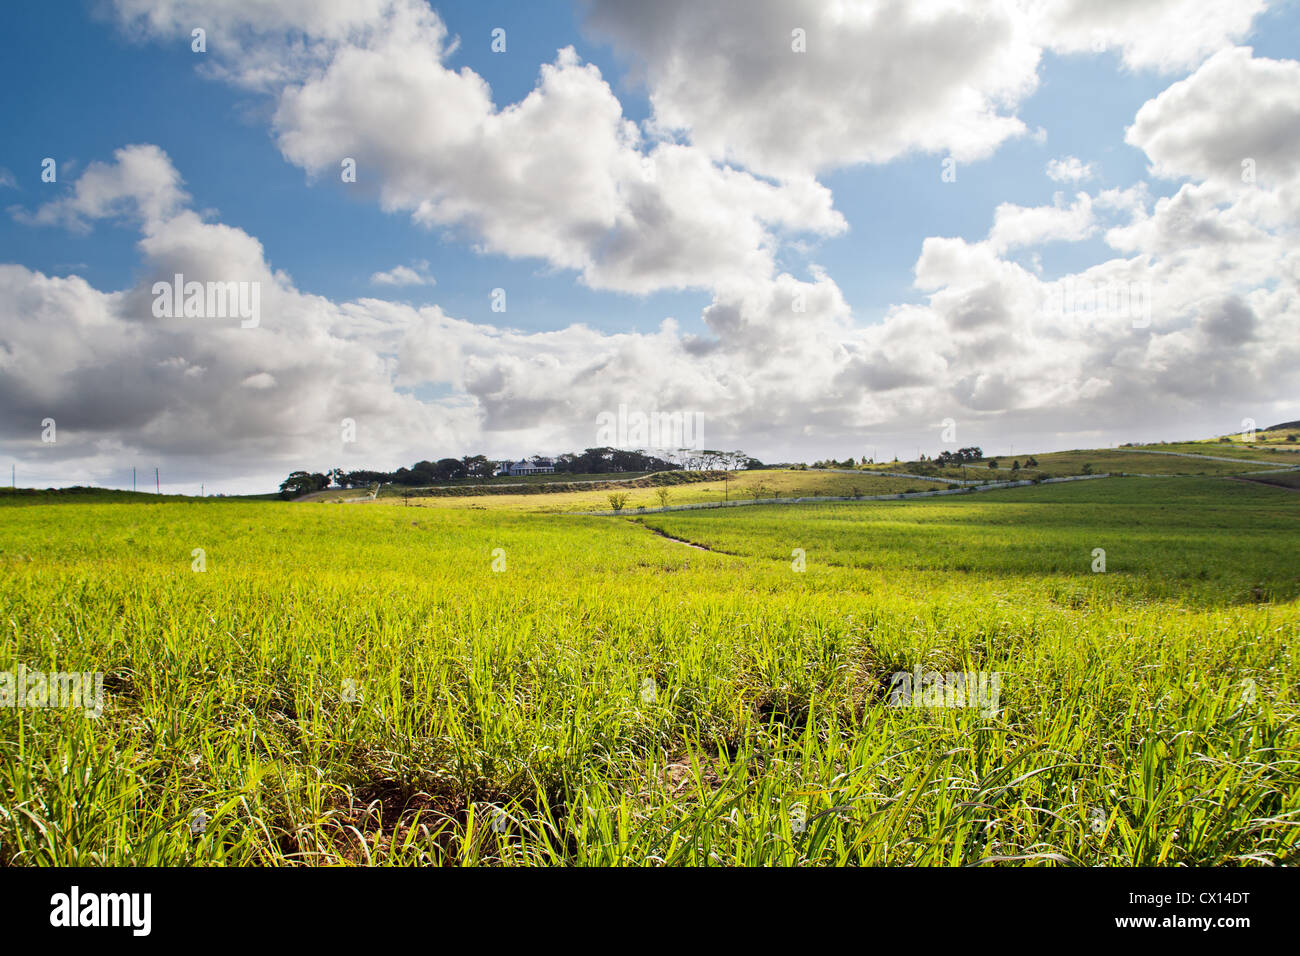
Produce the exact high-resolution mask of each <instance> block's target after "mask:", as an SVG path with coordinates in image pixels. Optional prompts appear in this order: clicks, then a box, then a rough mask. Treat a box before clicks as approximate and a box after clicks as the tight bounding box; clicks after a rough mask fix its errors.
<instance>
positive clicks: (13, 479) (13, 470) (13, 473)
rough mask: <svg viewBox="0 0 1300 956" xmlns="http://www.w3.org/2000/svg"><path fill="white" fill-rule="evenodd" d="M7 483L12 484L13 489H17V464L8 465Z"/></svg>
mask: <svg viewBox="0 0 1300 956" xmlns="http://www.w3.org/2000/svg"><path fill="white" fill-rule="evenodd" d="M9 483H10V484H11V485H13V489H14V491H17V490H18V466H17V465H10V466H9Z"/></svg>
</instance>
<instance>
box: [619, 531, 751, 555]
mask: <svg viewBox="0 0 1300 956" xmlns="http://www.w3.org/2000/svg"><path fill="white" fill-rule="evenodd" d="M637 523H638V524H641V522H637ZM641 527H643V528H645V529H646V530H647V531H651V532H653V533H654V534H657V535H659V537H661V538H667V539H668V540H669V541H676V542H677V543H678V544H684V545H686V547H688V548H694V549H695V550H696V551H707V552H709V553H710V554H725V555H726V556H727V557H729V558H734V557H737V555H734V554H732V553H731V552H729V551H714V550H713V549H712V548H706V547H705V546H704V545H702V544H696V543H695V542H694V541H687V540H686V539H685V538H674V537H673V536H672V535H670V534H667V533H665V532H663V531H660V530H659V529H658V528H652V527H650V526H649V525H648V524H641Z"/></svg>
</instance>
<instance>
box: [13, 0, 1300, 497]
mask: <svg viewBox="0 0 1300 956" xmlns="http://www.w3.org/2000/svg"><path fill="white" fill-rule="evenodd" d="M196 30H201V31H202V33H201V35H200V36H201V41H200V39H199V38H196V33H195V31H196ZM4 43H5V47H6V56H5V57H3V58H0V80H2V82H0V107H2V109H3V116H4V119H5V130H6V134H7V135H6V136H5V137H4V140H3V142H0V205H2V206H3V213H2V214H0V222H2V223H3V225H0V407H3V408H4V413H3V415H2V416H0V450H2V451H3V458H4V459H7V460H2V459H0V461H2V462H3V464H6V465H12V466H13V468H14V469H15V472H16V475H17V483H18V485H20V486H33V485H35V486H41V487H44V486H47V485H55V486H57V485H69V484H99V485H106V486H112V487H130V481H131V477H130V476H131V469H132V468H133V467H135V468H137V469H138V472H139V474H140V475H142V476H143V475H148V478H149V484H151V483H152V470H153V469H154V468H155V467H158V468H159V469H160V472H161V475H162V487H163V490H164V491H174V492H184V493H192V492H196V491H197V490H198V488H199V486H200V484H201V483H202V485H203V487H204V488H205V490H206V491H207V492H209V493H213V492H227V493H239V492H255V491H266V490H272V489H273V488H274V487H275V485H276V484H277V483H278V482H279V481H280V480H282V479H283V477H284V476H285V475H287V474H288V473H289V472H290V471H292V470H295V469H299V468H305V469H308V470H324V469H326V468H332V467H342V468H344V469H352V468H377V469H380V468H382V469H392V468H396V467H397V466H399V465H410V464H411V463H412V462H414V461H416V460H420V459H435V460H436V459H438V458H442V457H448V456H451V457H460V456H462V455H467V454H480V453H481V454H485V455H487V456H488V457H490V458H497V459H503V460H504V459H516V458H519V457H521V456H527V455H533V454H547V455H551V454H557V453H560V452H564V451H580V450H581V449H583V448H586V447H591V446H594V445H597V444H603V443H604V442H602V441H599V440H598V438H600V437H601V436H600V429H599V427H598V422H599V421H600V419H601V415H602V413H614V412H616V411H617V410H618V409H619V408H620V407H625V408H626V409H630V410H632V411H643V412H647V413H648V412H654V411H658V412H668V413H673V412H680V413H690V414H694V415H697V416H698V420H699V421H700V422H702V424H703V442H702V443H703V444H704V445H705V446H706V447H712V448H727V449H733V448H743V449H744V450H745V451H747V452H749V453H750V454H751V455H754V456H756V457H758V458H760V459H762V460H765V461H812V460H815V459H820V458H825V457H835V458H845V457H855V458H856V457H860V456H875V457H877V458H880V459H885V458H893V457H894V456H896V455H897V456H900V457H904V458H910V457H915V455H916V454H917V453H918V451H919V452H924V453H927V454H931V455H933V454H936V453H938V452H939V451H941V450H943V449H944V448H945V447H955V446H957V445H961V446H965V445H980V446H982V447H984V448H985V449H986V450H987V451H990V452H992V453H995V454H999V455H1005V454H1008V453H1009V451H1010V450H1011V449H1012V448H1015V449H1019V450H1020V451H1022V452H1030V451H1051V450H1056V449H1065V448H1081V447H1098V446H1107V445H1113V444H1116V443H1119V442H1125V441H1148V440H1175V439H1185V438H1194V437H1208V436H1211V435H1217V434H1224V433H1227V432H1230V431H1234V430H1238V429H1240V428H1241V427H1242V423H1243V421H1245V420H1247V419H1250V420H1253V421H1255V422H1256V423H1257V424H1258V425H1259V426H1260V427H1264V426H1267V425H1269V424H1273V423H1274V422H1280V421H1287V420H1293V419H1297V418H1300V396H1298V393H1297V385H1300V371H1297V369H1300V362H1298V361H1297V360H1298V359H1300V332H1298V330H1300V323H1298V322H1297V320H1298V319H1300V296H1298V295H1297V292H1298V291H1300V244H1297V243H1296V242H1295V241H1294V240H1295V235H1296V226H1297V220H1298V217H1300V63H1297V61H1296V57H1297V55H1298V54H1300V10H1298V9H1297V5H1296V4H1295V3H1294V2H1282V3H1269V2H1266V0H1230V2H1223V0H1201V2H1192V0H1149V2H1119V0H1105V2H1098V0H1091V2H1087V0H1015V2H1011V0H1008V2H988V0H983V2H975V0H969V2H968V0H934V2H916V0H912V2H901V0H900V2H869V0H862V2H828V0H783V2H777V0H750V2H744V3H742V2H739V0H726V2H698V0H696V2H692V0H660V2H656V3H653V4H649V3H639V2H635V0H576V2H567V0H566V2H558V0H539V2H534V3H530V4H527V5H522V4H516V3H504V2H490V0H479V2H474V3H469V2H456V3H433V4H430V3H426V2H424V0H280V2H276V3H272V2H267V0H228V2H222V3H214V2H200V0H115V2H107V0H105V2H78V3H65V4H42V5H22V6H17V7H15V8H14V9H12V10H9V11H7V23H6V37H5V41H4ZM350 169H355V177H354V178H355V181H351V178H350V175H349V174H350ZM177 274H180V275H183V276H184V281H186V282H191V281H193V282H199V283H204V284H206V283H221V284H225V283H236V284H237V285H238V286H239V287H240V288H241V289H243V290H247V289H252V288H255V289H256V294H257V298H256V300H255V301H256V303H257V315H256V319H255V321H254V320H251V319H246V317H243V316H240V315H234V316H231V315H229V314H216V315H214V314H199V315H184V314H179V315H168V314H159V305H158V302H159V297H158V292H157V284H158V283H159V282H171V281H172V279H173V276H175V275H177ZM241 318H242V319H245V320H244V321H241ZM345 422H347V423H351V428H350V429H349V427H348V426H347V425H346V424H344V423H345ZM51 423H52V424H51ZM51 439H52V440H51ZM140 480H141V482H144V478H141V479H140Z"/></svg>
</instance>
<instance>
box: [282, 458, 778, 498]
mask: <svg viewBox="0 0 1300 956" xmlns="http://www.w3.org/2000/svg"><path fill="white" fill-rule="evenodd" d="M527 460H528V461H531V462H533V463H534V464H536V463H539V462H550V463H551V464H552V465H554V467H555V471H556V472H557V473H563V474H581V475H602V474H612V473H617V472H646V471H673V470H676V469H687V470H690V471H712V470H727V471H730V470H732V469H737V468H762V467H763V463H762V462H761V461H759V460H758V459H756V458H751V457H749V456H748V455H747V454H745V453H744V452H743V451H714V450H703V451H699V450H695V449H689V448H682V449H678V450H677V451H661V452H659V454H651V453H649V452H642V451H629V450H627V449H623V448H608V447H606V448H588V449H586V450H585V451H583V452H582V453H581V454H578V453H575V452H567V453H565V454H563V455H560V456H558V457H557V458H553V459H548V458H543V457H542V456H541V455H534V456H533V457H532V458H530V459H527ZM505 464H506V462H501V461H497V460H494V459H490V458H488V457H486V456H485V455H466V456H465V457H463V458H440V459H438V460H437V461H417V462H416V463H415V464H414V465H412V466H411V467H410V468H398V469H397V470H396V471H371V470H368V469H359V470H356V471H344V470H343V469H342V468H331V469H329V470H328V471H323V472H322V471H317V472H308V471H295V472H293V473H292V474H291V475H289V477H288V478H286V479H285V480H284V481H282V482H280V492H281V494H282V495H284V496H285V497H286V498H293V497H297V496H298V495H304V494H308V493H310V492H313V491H324V490H325V489H326V488H329V487H331V486H333V487H336V488H370V487H372V486H374V485H404V486H407V487H412V488H416V487H423V486H428V485H435V484H438V483H440V482H447V481H458V480H460V479H464V478H491V477H492V476H493V475H495V474H496V473H497V471H498V469H499V468H500V467H502V466H503V465H505Z"/></svg>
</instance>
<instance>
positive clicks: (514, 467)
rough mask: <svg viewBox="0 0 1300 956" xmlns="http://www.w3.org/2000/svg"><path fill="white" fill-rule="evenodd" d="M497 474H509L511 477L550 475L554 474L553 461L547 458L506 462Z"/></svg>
mask: <svg viewBox="0 0 1300 956" xmlns="http://www.w3.org/2000/svg"><path fill="white" fill-rule="evenodd" d="M497 474H501V475H510V476H511V477H512V478H513V477H515V476H517V475H552V474H555V462H553V461H551V459H549V458H539V459H538V460H537V461H522V460H521V461H512V462H507V463H506V464H505V465H504V466H503V469H502V470H501V471H499V472H497Z"/></svg>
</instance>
